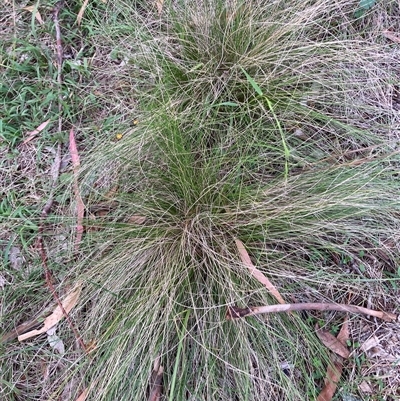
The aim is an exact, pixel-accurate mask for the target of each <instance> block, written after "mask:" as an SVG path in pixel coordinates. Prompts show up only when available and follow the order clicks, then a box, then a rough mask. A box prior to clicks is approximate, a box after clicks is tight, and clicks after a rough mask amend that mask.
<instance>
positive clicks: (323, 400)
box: [317, 356, 343, 401]
mask: <svg viewBox="0 0 400 401" xmlns="http://www.w3.org/2000/svg"><path fill="white" fill-rule="evenodd" d="M334 357H335V358H336V360H335V361H334V362H333V364H332V365H329V366H328V369H327V370H326V378H325V385H324V388H323V389H322V391H321V392H320V393H319V395H318V397H317V401H331V399H332V397H333V396H334V394H335V391H336V388H337V384H338V383H339V380H340V376H341V375H342V369H343V365H342V358H340V357H338V356H334Z"/></svg>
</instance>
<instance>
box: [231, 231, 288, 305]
mask: <svg viewBox="0 0 400 401" xmlns="http://www.w3.org/2000/svg"><path fill="white" fill-rule="evenodd" d="M235 243H236V246H237V249H238V251H239V255H240V258H241V260H242V262H243V264H244V265H245V266H246V267H247V268H248V269H249V271H250V273H251V275H252V276H253V277H254V278H256V279H257V280H258V281H259V282H260V283H261V284H263V285H264V286H265V287H266V288H267V290H268V291H269V292H270V293H271V295H272V296H273V297H275V299H276V300H277V301H278V302H279V303H280V304H285V303H286V302H285V300H284V299H283V298H282V295H281V294H280V293H279V291H278V290H277V288H276V287H275V286H274V285H273V284H272V283H271V281H270V280H269V279H268V278H267V277H266V276H265V275H264V274H263V273H262V272H261V271H260V270H258V269H257V268H256V267H255V266H254V264H253V262H252V261H251V259H250V256H249V254H248V253H247V251H246V248H245V247H244V245H243V242H242V241H240V240H239V239H237V238H235Z"/></svg>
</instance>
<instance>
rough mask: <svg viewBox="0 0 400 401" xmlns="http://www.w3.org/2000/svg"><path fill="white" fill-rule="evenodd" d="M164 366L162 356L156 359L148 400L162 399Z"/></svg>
mask: <svg viewBox="0 0 400 401" xmlns="http://www.w3.org/2000/svg"><path fill="white" fill-rule="evenodd" d="M163 372H164V368H163V367H162V366H161V363H160V358H157V359H156V360H155V361H154V366H153V372H152V373H151V378H150V395H149V398H148V401H160V400H161V396H162V390H163V386H162V380H163Z"/></svg>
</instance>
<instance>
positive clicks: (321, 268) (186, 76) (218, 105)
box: [6, 0, 400, 400]
mask: <svg viewBox="0 0 400 401" xmlns="http://www.w3.org/2000/svg"><path fill="white" fill-rule="evenodd" d="M356 3H357V2H354V4H352V5H347V6H346V7H348V9H347V8H346V9H345V8H342V7H339V5H335V4H331V2H327V1H325V0H317V1H312V2H311V1H310V2H304V1H303V2H300V1H294V2H292V3H291V4H290V5H288V4H287V2H284V1H275V2H261V1H254V2H251V3H249V2H241V1H231V2H225V1H219V0H209V1H200V2H193V3H188V4H186V3H185V4H183V3H181V2H172V4H165V5H164V9H163V12H162V14H161V16H159V17H158V18H157V17H156V16H155V14H154V10H152V9H151V8H149V6H147V5H143V4H142V3H141V2H137V3H135V4H134V5H133V6H127V5H125V4H123V3H118V4H116V5H115V6H112V5H110V7H111V8H110V11H109V14H107V15H110V16H113V18H116V19H118V18H119V20H118V21H120V25H118V24H116V23H115V22H114V21H111V17H110V22H109V26H107V24H106V26H105V27H103V29H104V30H103V31H102V34H103V35H106V34H108V35H109V40H111V39H112V38H115V44H113V51H114V52H116V54H122V55H123V57H126V60H125V61H126V69H125V70H123V71H121V77H120V81H121V82H122V83H123V84H124V85H125V86H124V87H127V88H129V89H130V90H131V92H130V93H132V96H133V95H134V96H135V97H136V98H137V100H138V106H137V108H136V109H135V110H134V112H132V113H129V112H128V106H127V104H126V103H124V104H123V105H122V106H121V109H123V110H124V113H125V121H132V127H131V128H130V129H124V130H123V131H122V133H123V134H124V135H123V137H122V139H120V140H118V141H114V142H112V141H110V140H109V138H105V139H104V140H103V141H99V142H100V144H99V145H98V146H95V147H94V149H91V152H90V153H89V154H87V155H84V160H85V161H84V163H82V171H81V193H82V196H83V198H84V201H85V204H86V208H87V221H86V222H85V225H86V227H87V231H86V235H85V237H84V242H83V243H82V244H81V245H80V251H79V255H78V256H79V258H78V259H77V260H76V261H75V260H74V261H73V262H71V263H70V264H71V265H72V266H71V267H70V268H69V269H68V271H64V270H63V271H62V272H60V277H63V279H64V280H66V281H68V282H74V281H77V280H79V281H82V282H83V284H84V290H83V295H82V299H81V301H80V304H79V306H78V307H77V308H76V310H75V311H74V312H73V313H72V316H73V318H74V319H75V320H76V321H77V322H79V323H78V326H79V329H80V331H81V332H82V334H83V337H84V340H85V341H86V342H89V341H92V342H93V344H94V350H93V351H92V352H91V354H90V357H88V358H86V357H85V358H83V357H82V358H81V359H75V360H72V359H71V360H69V361H64V363H65V364H66V365H67V369H66V370H65V372H64V373H63V375H62V377H59V378H58V379H57V380H58V382H57V383H56V384H57V385H56V384H53V386H52V390H51V395H52V396H53V397H56V396H59V395H60V394H62V393H63V392H64V391H65V388H66V387H67V385H66V383H71V382H72V380H73V381H74V385H73V386H72V390H70V391H71V393H76V394H78V393H79V391H81V390H82V389H83V388H84V387H88V386H90V384H93V383H95V387H96V390H95V391H92V394H91V396H90V397H92V399H96V400H116V399H118V400H142V399H144V398H145V396H146V392H147V391H148V385H149V378H150V375H151V371H152V367H153V364H154V361H155V360H156V359H159V360H160V363H161V365H162V366H163V367H164V393H165V395H166V398H167V399H169V400H186V399H190V400H260V399H263V400H267V399H274V400H275V399H280V400H300V399H315V398H316V396H317V394H318V392H319V391H320V389H321V386H322V384H323V380H322V379H323V377H324V375H325V372H326V366H327V365H328V363H329V358H330V354H329V351H328V350H327V349H326V348H324V347H323V346H322V345H321V344H320V343H319V342H318V340H317V339H316V337H315V333H314V324H315V322H316V321H319V322H322V324H325V323H327V322H334V323H335V324H340V322H341V321H342V320H341V316H340V314H332V313H320V314H311V313H309V314H304V315H300V314H292V315H276V316H270V317H268V318H250V319H248V320H239V321H234V322H230V321H227V320H226V318H225V313H226V309H227V307H228V306H229V305H237V306H241V307H244V306H247V305H264V304H268V303H274V302H276V301H275V299H274V298H272V296H271V295H270V294H269V293H268V292H267V290H266V289H265V288H264V287H263V286H262V285H261V284H260V283H259V282H257V281H256V280H255V279H254V278H253V277H252V275H251V274H250V272H249V271H248V269H247V268H246V267H245V266H243V264H242V263H241V262H240V255H239V252H238V250H237V249H236V246H235V239H236V238H238V239H240V240H241V241H242V242H243V243H244V244H245V246H246V248H247V250H248V252H249V254H250V256H251V257H252V260H253V262H254V263H255V264H256V265H257V268H259V269H260V270H261V271H262V272H263V273H264V274H265V275H266V276H268V277H269V278H270V279H271V281H272V282H273V283H274V284H275V285H276V286H277V288H278V289H279V291H280V293H281V294H282V296H283V297H284V298H285V299H286V300H287V302H288V303H290V302H296V301H297V302H301V301H304V302H307V301H308V302H312V301H330V302H343V303H347V302H351V303H355V304H359V305H364V304H365V302H366V300H367V299H369V302H371V303H372V306H374V307H377V308H378V307H379V304H378V299H379V296H380V294H381V293H383V292H384V291H386V290H387V288H386V287H385V285H384V282H383V281H380V280H379V279H378V278H381V277H382V276H383V275H384V272H385V271H392V270H393V269H394V266H396V263H398V260H397V259H396V253H397V251H398V245H397V243H399V242H398V241H397V242H396V241H393V240H394V239H398V232H399V226H400V220H399V217H398V216H399V214H398V213H399V202H398V200H397V198H398V195H397V194H398V190H399V185H398V182H397V181H398V180H397V177H396V168H397V166H398V156H397V154H396V149H395V146H394V145H393V139H395V137H396V134H395V133H394V132H393V131H391V128H390V127H391V126H392V125H394V122H395V118H396V117H395V116H394V114H393V112H392V111H391V110H390V109H389V108H387V109H385V108H382V107H381V106H380V105H379V104H377V102H376V99H378V98H379V96H380V93H381V91H382V90H383V88H385V87H386V86H387V85H390V82H391V80H392V79H394V76H393V75H392V74H393V73H392V72H391V71H390V70H389V69H384V70H382V71H381V73H380V74H379V76H378V75H376V69H377V68H378V66H381V67H382V66H388V65H389V64H390V62H391V60H390V53H389V52H385V51H381V52H379V54H375V53H374V51H375V50H377V45H376V44H374V43H372V42H369V41H363V40H361V39H360V38H358V37H356V36H355V34H354V36H353V33H354V25H355V24H357V23H359V21H356V20H352V18H353V14H352V13H354V10H355V9H356ZM352 6H354V7H353V8H351V7H352ZM113 7H114V8H113ZM89 12H93V13H94V11H88V13H89ZM113 12H114V13H113ZM338 21H341V22H340V23H341V24H342V25H343V27H342V28H341V29H340V30H338V25H337V24H338ZM116 27H118V29H116ZM97 29H99V30H100V28H97ZM339 33H340V34H343V37H339ZM121 38H123V39H124V40H121ZM127 38H129V40H128V39H127ZM384 50H387V49H384ZM378 60H379V64H378ZM132 82H133V83H134V84H135V86H134V87H132V86H129V85H132ZM366 83H368V87H366ZM360 94H362V96H361V95H360ZM119 96H123V99H124V102H126V98H127V94H126V93H124V94H123V95H120V93H116V94H115V99H116V100H117V99H122V98H120V97H119ZM121 102H122V100H121ZM378 111H379V113H378ZM138 116H139V123H138V124H133V121H134V119H136V118H137V117H138ZM361 116H362V118H361ZM372 116H374V118H372ZM365 119H368V126H366V124H365ZM388 131H390V132H388ZM72 206H73V205H72ZM98 210H101V211H104V210H107V213H104V212H103V213H97V212H96V211H98ZM71 242H72V241H71ZM389 242H390V244H391V245H390V246H389V245H388V243H389ZM380 248H385V249H386V250H387V253H386V257H385V258H382V259H381V260H379V261H378V262H377V263H375V262H368V261H366V260H364V259H365V258H363V256H362V255H364V254H366V253H367V254H371V255H374V254H375V251H376V250H377V249H380ZM71 253H72V251H71ZM361 263H362V264H363V269H364V270H363V273H364V274H363V275H361V276H360V275H359V274H358V273H357V272H356V271H355V270H352V266H351V265H352V264H358V265H360V264H361ZM372 281H374V284H375V285H374V287H372V286H371V282H372ZM387 299H390V294H389V295H387ZM353 319H355V318H354V317H353ZM72 378H73V379H72ZM6 380H8V376H7V378H6Z"/></svg>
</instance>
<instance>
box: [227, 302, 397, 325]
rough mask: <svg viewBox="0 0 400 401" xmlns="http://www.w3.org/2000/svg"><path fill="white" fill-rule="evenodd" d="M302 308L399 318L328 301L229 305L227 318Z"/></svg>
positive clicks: (388, 319)
mask: <svg viewBox="0 0 400 401" xmlns="http://www.w3.org/2000/svg"><path fill="white" fill-rule="evenodd" d="M300 310H320V311H339V312H349V313H361V314H364V315H369V316H375V317H378V318H379V319H382V320H384V321H386V322H392V321H394V320H397V318H398V317H397V315H395V314H394V313H390V312H381V311H376V310H372V309H367V308H363V307H362V306H356V305H342V304H327V303H299V304H283V305H267V306H255V307H248V308H238V307H236V306H231V307H228V311H227V313H226V318H227V320H233V319H239V318H241V317H247V316H254V315H259V314H261V313H281V312H289V311H300Z"/></svg>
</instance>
